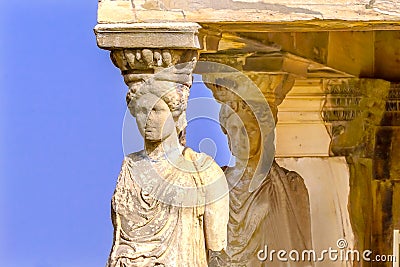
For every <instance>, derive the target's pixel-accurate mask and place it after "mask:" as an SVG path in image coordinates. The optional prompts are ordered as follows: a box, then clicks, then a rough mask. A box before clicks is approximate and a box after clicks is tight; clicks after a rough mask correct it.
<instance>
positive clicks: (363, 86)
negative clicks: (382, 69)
mask: <svg viewBox="0 0 400 267" xmlns="http://www.w3.org/2000/svg"><path fill="white" fill-rule="evenodd" d="M324 89H325V92H326V93H327V98H326V103H325V106H324V108H323V118H324V120H325V121H326V122H327V129H328V131H329V133H330V135H331V137H332V142H331V145H330V154H331V156H344V157H346V161H347V164H348V166H349V171H350V194H349V205H348V208H349V212H350V219H351V225H352V227H353V230H354V235H355V242H356V243H355V248H356V249H359V250H360V251H362V250H365V249H371V250H373V252H374V255H376V254H380V253H381V254H386V255H389V254H391V245H390V244H391V242H389V240H388V239H389V238H390V236H391V235H390V232H391V230H392V222H391V221H390V220H391V214H392V212H391V211H390V212H389V211H388V210H385V209H384V207H385V206H387V205H388V203H387V201H390V202H392V196H393V195H392V186H393V184H392V183H391V182H390V181H388V180H386V179H389V176H385V175H384V173H385V172H386V173H387V172H388V171H389V170H390V167H383V168H382V163H385V164H387V162H390V159H388V158H386V157H385V155H386V156H387V155H388V154H387V152H388V151H387V150H386V149H387V147H386V148H385V149H384V150H385V152H384V153H377V150H378V151H379V150H380V151H381V152H383V151H382V145H384V144H387V142H389V143H390V142H391V141H390V138H389V139H387V138H386V137H384V138H380V137H383V136H384V135H385V134H384V132H385V128H382V127H381V126H380V125H381V123H382V121H383V119H384V118H385V106H386V109H387V107H388V106H390V104H389V103H391V101H390V100H388V103H386V101H387V100H386V99H387V96H388V93H389V89H390V83H389V82H386V81H383V80H373V79H335V80H325V82H324ZM386 133H387V132H386ZM389 153H390V152H389ZM377 157H378V158H377ZM379 157H385V158H384V159H383V160H381V159H380V158H379ZM377 172H378V173H380V174H381V175H382V176H381V177H385V178H384V179H382V180H381V181H380V180H377ZM388 192H391V193H390V194H389V195H390V197H389V198H388V196H389V195H388ZM391 204H392V203H391ZM388 207H389V206H388ZM394 207H395V205H394V204H393V208H394ZM390 208H392V205H390ZM382 210H383V212H382ZM379 221H380V222H381V223H379ZM382 223H383V224H384V225H383V224H382ZM385 242H386V243H385ZM370 264H371V263H368V262H362V263H360V265H359V266H370ZM379 264H381V265H379ZM386 264H387V263H376V262H375V263H373V265H372V266H387V265H386ZM356 266H357V265H356Z"/></svg>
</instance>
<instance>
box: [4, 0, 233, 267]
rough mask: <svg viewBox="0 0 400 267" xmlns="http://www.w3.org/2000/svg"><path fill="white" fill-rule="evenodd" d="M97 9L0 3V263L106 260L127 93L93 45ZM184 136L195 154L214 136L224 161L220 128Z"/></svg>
mask: <svg viewBox="0 0 400 267" xmlns="http://www.w3.org/2000/svg"><path fill="white" fill-rule="evenodd" d="M96 9H97V1H94V0H92V1H78V0H71V1H67V0H57V1H50V0H49V1H45V0H37V1H4V0H3V1H2V2H0V23H1V24H0V25H1V26H0V127H1V131H0V178H1V180H0V182H1V184H0V186H1V187H0V188H1V192H0V193H1V194H0V195H1V196H0V200H1V201H0V205H1V207H0V208H1V217H0V223H1V224H0V226H1V227H0V234H1V238H0V266H2V267H17V266H18V267H21V266H24V267H64V266H65V267H67V266H68V267H92V266H93V267H98V266H104V264H105V261H106V258H107V256H108V253H109V250H110V246H111V241H112V227H111V221H110V216H109V214H110V198H111V195H112V193H113V190H114V186H115V182H116V178H117V176H118V173H119V169H120V166H121V162H122V158H123V147H122V125H123V123H124V115H125V112H126V107H125V93H126V90H127V88H126V86H125V84H124V83H123V79H122V76H120V72H119V70H118V69H116V68H115V67H114V66H113V65H112V63H111V61H110V59H109V53H108V52H107V51H104V50H100V49H99V48H97V46H96V40H95V36H94V33H93V31H92V29H93V27H94V26H95V25H96ZM196 79H199V77H197V78H196ZM200 96H203V97H204V96H205V97H211V94H210V92H209V91H208V90H207V89H206V88H205V87H204V86H203V85H201V84H196V85H195V86H194V88H193V89H192V94H191V98H195V97H200ZM211 109H212V110H213V112H214V113H215V114H217V112H218V106H217V105H214V106H213V107H212V108H211ZM207 123H208V124H207ZM205 128H206V129H207V130H208V132H207V133H205V132H204V131H201V129H205ZM188 132H189V133H188V136H190V138H189V140H188V144H189V145H191V146H192V147H194V148H197V147H198V143H199V141H200V140H202V139H204V138H207V137H211V138H214V139H215V140H216V143H217V144H218V146H220V147H221V148H218V153H219V154H218V155H217V158H216V160H217V161H218V162H219V163H221V164H223V163H224V161H225V162H226V157H227V153H229V152H228V150H227V146H226V138H225V137H224V136H223V135H222V134H221V132H220V129H219V125H218V124H217V123H215V122H211V121H209V122H207V121H194V122H193V123H191V124H190V125H189V129H188ZM132 138H133V139H132V142H133V144H139V143H140V140H139V141H136V140H137V139H136V137H135V136H134V135H133V137H132Z"/></svg>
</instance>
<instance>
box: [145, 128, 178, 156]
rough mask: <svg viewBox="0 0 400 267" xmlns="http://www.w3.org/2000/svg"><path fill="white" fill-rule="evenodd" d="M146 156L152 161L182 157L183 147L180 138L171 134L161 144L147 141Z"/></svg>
mask: <svg viewBox="0 0 400 267" xmlns="http://www.w3.org/2000/svg"><path fill="white" fill-rule="evenodd" d="M145 151H146V155H147V156H148V157H149V158H150V159H152V160H161V159H165V158H168V159H176V158H178V157H180V156H182V151H183V147H182V146H181V145H180V144H179V140H178V137H177V136H176V135H174V134H171V135H170V136H169V137H167V138H166V139H165V140H163V141H160V142H150V141H146V140H145Z"/></svg>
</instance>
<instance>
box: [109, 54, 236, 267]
mask: <svg viewBox="0 0 400 267" xmlns="http://www.w3.org/2000/svg"><path fill="white" fill-rule="evenodd" d="M111 57H112V60H113V62H114V64H115V65H116V66H117V67H118V68H120V69H121V71H122V74H123V75H124V80H125V83H126V84H127V85H128V87H129V92H128V94H127V97H126V100H127V105H128V108H129V110H130V112H131V114H132V115H133V116H134V117H135V118H136V122H137V125H138V128H139V131H140V133H141V134H142V136H143V138H144V143H145V148H144V150H143V151H139V152H136V153H133V154H130V155H128V156H127V157H125V159H124V162H123V165H122V170H121V173H120V175H119V178H118V182H117V186H116V189H115V192H114V195H113V198H112V220H113V226H114V242H113V246H112V249H111V253H110V256H109V259H108V264H107V266H108V267H122V266H124V267H134V266H135V267H138V266H143V267H147V266H164V267H179V266H181V267H186V266H197V267H206V266H218V265H216V264H217V263H216V262H215V257H214V256H215V254H216V253H218V252H219V251H222V250H223V249H224V248H225V247H226V243H227V221H228V212H229V197H228V186H227V182H226V179H225V176H224V173H223V172H222V170H221V169H220V167H219V166H218V165H217V164H216V163H215V162H214V161H213V159H212V158H210V157H209V156H206V155H205V154H199V153H196V152H194V151H192V150H191V149H189V148H185V147H184V146H183V145H184V143H185V131H184V129H185V127H186V116H185V115H186V113H185V112H186V107H187V101H188V96H189V88H190V86H191V85H192V77H191V73H192V71H193V68H194V66H195V63H196V53H195V52H194V51H182V50H179V51H171V50H163V51H161V50H157V49H139V50H130V49H126V50H114V51H113V52H112V53H111ZM179 62H181V64H180V65H177V66H175V64H177V63H179Z"/></svg>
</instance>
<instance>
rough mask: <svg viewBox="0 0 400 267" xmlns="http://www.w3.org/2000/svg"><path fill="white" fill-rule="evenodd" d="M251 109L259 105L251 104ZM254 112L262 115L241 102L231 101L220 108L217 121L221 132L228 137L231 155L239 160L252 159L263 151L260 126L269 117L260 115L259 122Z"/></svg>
mask: <svg viewBox="0 0 400 267" xmlns="http://www.w3.org/2000/svg"><path fill="white" fill-rule="evenodd" d="M252 107H253V108H254V107H255V108H257V107H260V105H257V104H253V105H252ZM255 112H259V113H258V114H261V113H262V112H260V111H258V110H252V109H251V108H250V106H249V105H248V104H247V103H246V102H245V101H243V100H236V101H231V102H228V103H227V105H223V106H222V107H221V111H220V114H219V120H220V123H221V126H222V130H223V132H224V133H225V134H226V135H227V136H228V143H229V147H230V149H231V151H232V154H233V155H234V156H235V157H237V158H239V159H241V160H247V159H252V158H254V157H255V156H257V155H260V153H261V151H262V149H263V141H262V139H263V138H264V140H266V137H265V136H264V137H263V138H262V131H261V128H260V127H261V126H260V125H262V123H263V122H264V120H265V121H267V120H268V118H269V117H270V116H268V114H261V116H259V118H260V119H261V121H258V120H257V119H256V116H255ZM266 130H267V129H266ZM268 133H270V131H268Z"/></svg>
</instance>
